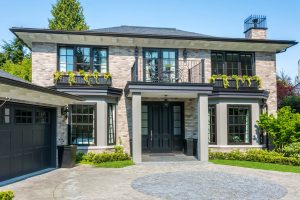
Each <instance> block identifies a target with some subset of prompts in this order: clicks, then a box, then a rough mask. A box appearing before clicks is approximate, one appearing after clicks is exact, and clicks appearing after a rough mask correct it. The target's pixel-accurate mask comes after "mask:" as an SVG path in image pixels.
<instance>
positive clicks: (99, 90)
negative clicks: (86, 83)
mask: <svg viewBox="0 0 300 200" xmlns="http://www.w3.org/2000/svg"><path fill="white" fill-rule="evenodd" d="M51 88H53V89H55V90H57V91H60V92H64V93H68V94H72V95H77V96H82V97H92V96H93V97H117V98H119V97H120V96H122V94H123V90H122V89H119V88H113V87H109V86H101V87H76V86H73V87H70V86H66V87H64V86H54V87H51Z"/></svg>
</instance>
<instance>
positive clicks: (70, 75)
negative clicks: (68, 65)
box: [68, 71, 76, 86]
mask: <svg viewBox="0 0 300 200" xmlns="http://www.w3.org/2000/svg"><path fill="white" fill-rule="evenodd" d="M68 76H69V84H70V86H71V85H73V84H74V83H76V80H75V73H74V72H72V71H69V72H68Z"/></svg>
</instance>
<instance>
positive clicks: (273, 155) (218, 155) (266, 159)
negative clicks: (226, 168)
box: [209, 149, 300, 166]
mask: <svg viewBox="0 0 300 200" xmlns="http://www.w3.org/2000/svg"><path fill="white" fill-rule="evenodd" d="M209 158H210V159H222V160H241V161H253V162H263V163H274V164H282V165H293V166H300V159H299V158H296V157H284V155H283V154H282V153H278V152H275V151H266V150H262V149H257V150H255V149H251V150H247V151H245V152H241V151H239V150H234V151H231V152H209Z"/></svg>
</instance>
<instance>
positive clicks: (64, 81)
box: [55, 74, 112, 86]
mask: <svg viewBox="0 0 300 200" xmlns="http://www.w3.org/2000/svg"><path fill="white" fill-rule="evenodd" d="M55 83H56V85H72V86H100V85H106V86H111V84H112V81H111V78H107V77H105V76H104V75H100V76H98V77H97V78H95V77H94V76H89V77H88V78H87V79H85V78H84V76H83V75H75V76H74V79H73V80H72V79H70V76H69V75H67V74H66V75H62V76H61V77H60V78H59V79H57V80H56V81H55Z"/></svg>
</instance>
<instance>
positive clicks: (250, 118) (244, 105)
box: [227, 104, 252, 145]
mask: <svg viewBox="0 0 300 200" xmlns="http://www.w3.org/2000/svg"><path fill="white" fill-rule="evenodd" d="M230 107H244V108H245V107H246V108H248V109H249V143H245V142H238V143H233V142H230V141H229V108H230ZM245 135H246V134H245ZM227 145H252V106H251V105H248V104H227Z"/></svg>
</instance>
